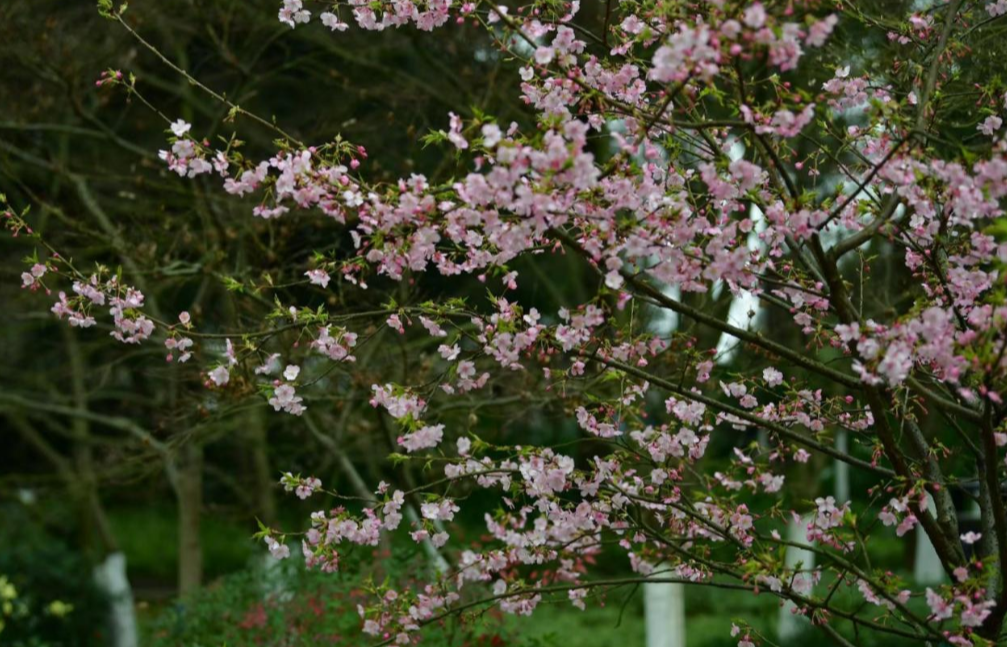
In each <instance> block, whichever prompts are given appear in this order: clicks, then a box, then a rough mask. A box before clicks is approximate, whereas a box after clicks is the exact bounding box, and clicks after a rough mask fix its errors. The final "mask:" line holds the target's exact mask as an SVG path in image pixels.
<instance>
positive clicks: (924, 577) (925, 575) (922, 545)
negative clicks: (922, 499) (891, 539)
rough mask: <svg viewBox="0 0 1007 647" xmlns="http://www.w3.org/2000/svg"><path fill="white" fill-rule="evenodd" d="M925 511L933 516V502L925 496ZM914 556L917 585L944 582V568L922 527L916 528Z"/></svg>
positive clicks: (914, 575)
mask: <svg viewBox="0 0 1007 647" xmlns="http://www.w3.org/2000/svg"><path fill="white" fill-rule="evenodd" d="M927 510H929V511H930V513H931V514H934V512H935V510H936V507H935V506H934V500H933V499H932V498H931V497H930V495H929V494H928V495H927ZM915 532H916V556H915V559H914V560H913V577H915V578H916V582H917V584H937V583H938V582H942V581H944V567H943V566H941V558H940V557H938V556H937V549H936V548H934V545H933V543H931V541H930V537H928V536H927V533H926V532H925V531H924V530H923V526H920V525H917V526H916V531H915Z"/></svg>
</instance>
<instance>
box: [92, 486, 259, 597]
mask: <svg viewBox="0 0 1007 647" xmlns="http://www.w3.org/2000/svg"><path fill="white" fill-rule="evenodd" d="M177 514H178V513H177V511H176V510H175V508H174V507H171V506H165V505H160V506H145V507H142V508H134V507H130V508H117V509H113V510H110V511H109V519H110V523H111V525H112V530H113V532H114V533H115V537H116V539H117V540H118V542H119V547H120V548H121V550H122V551H123V552H124V553H125V554H126V563H127V568H128V570H129V576H130V578H131V579H134V580H140V581H143V580H157V581H159V582H163V583H166V584H173V583H174V582H175V579H176V573H177V571H178V517H177ZM199 534H200V539H201V541H202V544H203V566H204V576H205V578H206V579H207V580H210V579H213V578H216V577H219V576H221V575H225V574H227V573H232V572H234V571H238V570H240V569H242V568H245V567H246V566H247V565H248V560H249V558H250V557H251V556H252V554H253V551H254V543H253V542H252V539H251V536H252V530H250V529H249V528H248V527H247V526H242V525H241V524H238V523H235V522H233V521H230V520H228V519H226V518H221V517H215V516H212V515H204V516H203V518H202V521H201V526H200V533H199Z"/></svg>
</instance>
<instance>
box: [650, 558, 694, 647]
mask: <svg viewBox="0 0 1007 647" xmlns="http://www.w3.org/2000/svg"><path fill="white" fill-rule="evenodd" d="M657 570H658V571H661V570H663V568H662V567H661V566H659V567H658V568H657ZM643 607H644V614H645V616H646V623H647V625H646V626H647V647H685V585H684V584H678V583H674V582H654V583H653V584H644V585H643Z"/></svg>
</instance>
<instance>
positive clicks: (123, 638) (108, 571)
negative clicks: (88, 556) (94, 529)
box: [94, 553, 137, 647]
mask: <svg viewBox="0 0 1007 647" xmlns="http://www.w3.org/2000/svg"><path fill="white" fill-rule="evenodd" d="M94 580H95V584H97V586H98V588H99V589H100V590H101V591H102V592H104V593H105V595H106V596H108V600H109V632H110V634H111V636H112V640H111V642H110V645H111V646H112V647H137V639H136V608H135V607H134V606H133V589H132V588H131V587H130V585H129V578H127V577H126V556H125V555H123V554H122V553H111V554H110V555H109V556H108V557H106V558H105V561H103V562H102V563H101V564H98V565H97V566H95V567H94Z"/></svg>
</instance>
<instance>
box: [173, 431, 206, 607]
mask: <svg viewBox="0 0 1007 647" xmlns="http://www.w3.org/2000/svg"><path fill="white" fill-rule="evenodd" d="M175 494H176V496H177V497H178V593H179V595H185V594H186V593H190V592H192V591H194V590H195V589H197V588H199V585H200V583H201V582H202V579H203V546H202V544H201V542H200V540H199V522H200V514H201V512H202V507H203V448H202V447H201V446H199V445H197V444H195V443H189V444H187V445H185V446H184V447H183V448H182V450H181V460H180V461H179V465H178V472H177V483H176V484H175Z"/></svg>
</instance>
